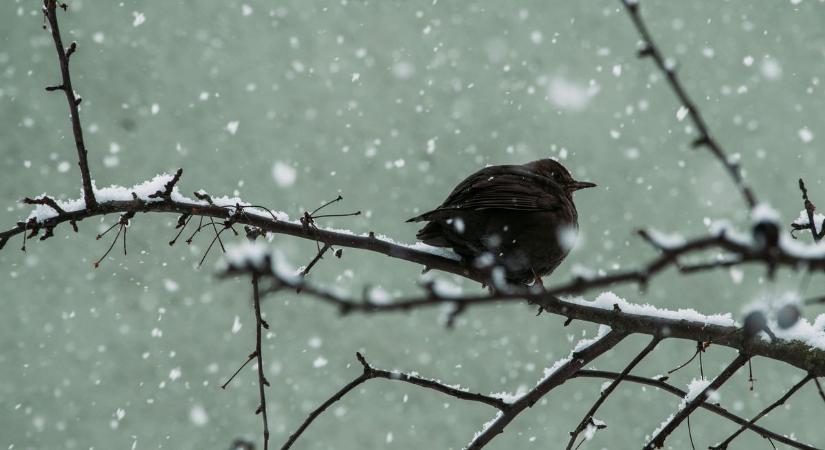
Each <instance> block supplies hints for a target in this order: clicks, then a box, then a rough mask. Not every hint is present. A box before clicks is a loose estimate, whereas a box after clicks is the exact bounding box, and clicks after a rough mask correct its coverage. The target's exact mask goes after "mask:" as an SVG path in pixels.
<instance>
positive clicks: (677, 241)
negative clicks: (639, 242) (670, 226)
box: [647, 229, 685, 249]
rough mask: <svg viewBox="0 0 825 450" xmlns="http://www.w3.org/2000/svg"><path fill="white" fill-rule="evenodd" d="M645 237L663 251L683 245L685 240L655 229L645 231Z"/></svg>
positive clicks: (682, 237)
mask: <svg viewBox="0 0 825 450" xmlns="http://www.w3.org/2000/svg"><path fill="white" fill-rule="evenodd" d="M647 235H648V237H650V239H651V240H652V241H653V242H654V243H655V244H656V246H658V247H661V248H664V249H674V248H677V247H681V246H683V245H685V238H684V236H682V235H681V234H678V233H665V232H662V231H659V230H656V229H650V230H647Z"/></svg>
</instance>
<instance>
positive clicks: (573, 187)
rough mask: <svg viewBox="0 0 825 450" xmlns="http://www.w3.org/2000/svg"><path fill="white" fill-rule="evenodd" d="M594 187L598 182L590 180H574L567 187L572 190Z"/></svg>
mask: <svg viewBox="0 0 825 450" xmlns="http://www.w3.org/2000/svg"><path fill="white" fill-rule="evenodd" d="M592 187H596V183H591V182H589V181H574V182H572V183H570V184H569V185H567V189H568V190H569V191H570V192H573V191H578V190H579V189H587V188H592Z"/></svg>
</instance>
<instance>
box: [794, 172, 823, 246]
mask: <svg viewBox="0 0 825 450" xmlns="http://www.w3.org/2000/svg"><path fill="white" fill-rule="evenodd" d="M799 190H800V191H802V202H803V204H804V205H805V212H806V213H807V214H808V223H807V224H806V225H796V224H795V223H794V224H792V226H793V228H794V230H804V229H806V228H807V229H809V230H811V236H812V237H813V238H814V242H819V240H820V239H822V237H823V235H825V227H823V229H822V230H820V231H817V229H816V220H815V218H814V212H815V211H816V205H814V204H813V202H811V200H810V199H809V198H808V189H807V188H806V187H805V182H804V181H802V178H800V179H799Z"/></svg>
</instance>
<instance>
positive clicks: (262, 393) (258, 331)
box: [252, 275, 269, 450]
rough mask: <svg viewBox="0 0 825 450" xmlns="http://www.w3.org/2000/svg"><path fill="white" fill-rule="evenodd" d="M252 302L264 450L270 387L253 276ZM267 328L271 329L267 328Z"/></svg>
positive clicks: (256, 277)
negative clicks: (267, 394) (266, 373)
mask: <svg viewBox="0 0 825 450" xmlns="http://www.w3.org/2000/svg"><path fill="white" fill-rule="evenodd" d="M252 301H253V304H254V306H255V358H256V359H257V360H258V361H257V362H258V392H259V394H260V400H261V404H260V406H258V410H257V411H256V412H255V413H256V414H258V413H260V414H261V420H262V421H263V423H264V450H268V449H269V421H268V420H267V417H266V390H265V388H266V387H267V386H269V381H267V379H266V376H265V375H264V357H263V353H262V350H263V346H262V345H261V340H262V335H263V328H264V326H265V324H266V322H265V321H264V320H263V318H262V317H261V296H260V292H259V291H258V276H257V275H252ZM267 328H269V327H268V326H267Z"/></svg>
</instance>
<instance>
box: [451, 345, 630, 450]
mask: <svg viewBox="0 0 825 450" xmlns="http://www.w3.org/2000/svg"><path fill="white" fill-rule="evenodd" d="M626 336H627V333H625V332H623V331H616V330H611V331H610V332H608V333H607V334H606V335H604V336H602V337H601V338H599V339H598V340H596V341H595V342H594V343H592V344H590V345H589V346H588V347H586V348H584V349H582V350H579V351H577V352H574V353H573V355H572V356H571V357H570V358H569V359H568V360H567V361H566V362H564V363H563V364H561V366H559V367H558V368H557V369H556V370H555V371H554V372H553V373H552V374H550V375H549V376H547V377H546V378H544V379H543V380H542V381H540V382H539V384H538V385H537V386H536V387H535V388H533V389H531V390H530V391H528V392H527V393H526V394H524V395H523V396H522V397H521V398H519V399H518V400H517V401H515V402H513V403H512V404H511V405H510V407H509V408H507V409H506V410H504V411H502V412H500V413H499V415H498V416H497V417H496V418H495V419H493V421H492V422H491V423H488V424H487V425H486V428H485V429H484V430H482V431H481V432H479V433H478V434H477V435H476V436H475V438H473V440H472V442H470V444H469V445H468V446H467V450H478V449H480V448H483V447H485V446H486V445H487V444H489V443H490V441H492V440H493V438H495V437H496V436H497V435H499V434H500V433H502V432H504V428H506V427H507V425H508V424H509V423H510V422H512V421H513V419H515V418H516V417H517V416H518V415H519V414H521V413H522V412H523V411H524V410H525V409H527V408H529V407H531V406H533V405H534V404H535V403H536V402H537V401H539V400H540V399H541V398H542V397H544V396H545V395H546V394H547V393H548V392H550V391H551V390H553V389H554V388H556V387H557V386H559V385H561V384H562V383H564V382H565V381H567V380H568V379H569V378H570V377H572V376H573V375H574V374H575V373H576V372H577V371H578V370H579V369H581V368H582V367H583V366H584V365H585V364H587V363H589V362H591V361H593V360H594V359H596V358H598V357H599V356H601V355H602V354H603V353H604V352H606V351H608V350H610V349H611V348H613V347H615V346H616V344H618V343H619V342H621V341H622V339H624V338H625V337H626Z"/></svg>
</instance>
